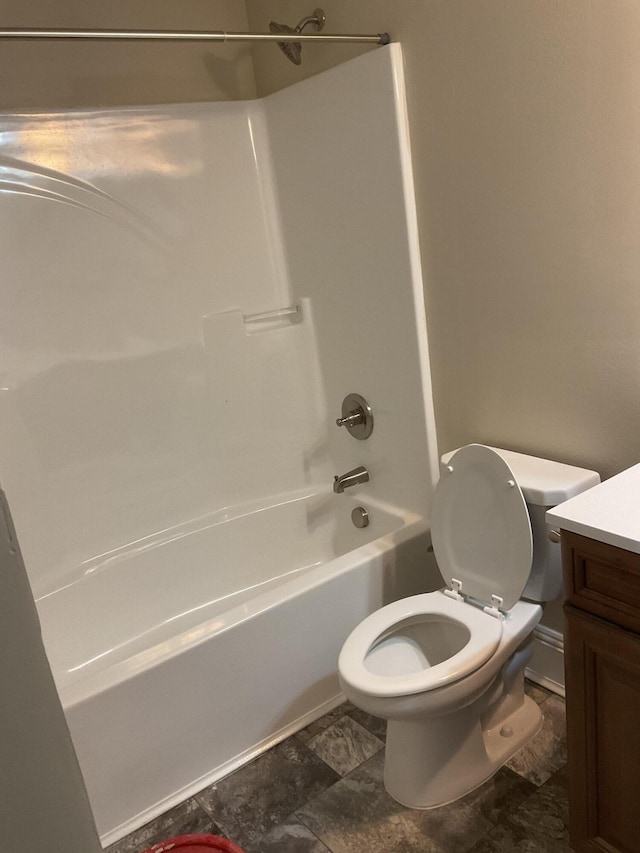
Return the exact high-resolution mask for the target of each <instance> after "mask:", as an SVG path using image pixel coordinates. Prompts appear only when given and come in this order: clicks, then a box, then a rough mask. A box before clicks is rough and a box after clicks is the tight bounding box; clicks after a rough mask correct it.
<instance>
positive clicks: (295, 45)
mask: <svg viewBox="0 0 640 853" xmlns="http://www.w3.org/2000/svg"><path fill="white" fill-rule="evenodd" d="M325 20H326V18H325V14H324V11H323V10H322V9H314V10H313V15H307V16H306V17H304V18H303V19H302V20H301V21H299V22H298V24H297V25H296V26H295V27H290V26H288V24H278V23H277V22H276V21H271V23H270V24H269V30H270V31H271V32H272V33H283V34H285V33H286V35H291V36H294V35H297V34H298V33H301V32H302V31H303V30H304V28H305V27H308V26H309V24H313V25H314V26H315V28H316V29H317V30H321V29H322V28H323V27H324V22H325ZM277 44H278V47H279V48H280V50H281V51H282V52H283V53H284V55H285V56H286V57H287V59H290V60H291V62H293V64H294V65H301V64H302V43H301V42H299V41H279V42H277Z"/></svg>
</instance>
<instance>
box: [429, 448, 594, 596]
mask: <svg viewBox="0 0 640 853" xmlns="http://www.w3.org/2000/svg"><path fill="white" fill-rule="evenodd" d="M491 449H492V450H495V452H496V453H499V454H500V456H502V458H503V459H504V460H505V462H506V463H507V465H508V466H509V467H510V468H511V470H512V471H513V475H514V477H515V478H516V481H517V483H518V485H519V486H520V489H521V490H522V494H523V495H524V499H525V501H526V502H527V508H528V510H529V517H530V518H531V532H532V534H533V562H532V564H531V574H530V575H529V581H528V583H527V585H526V587H525V588H524V592H523V593H522V597H523V598H527V599H529V600H530V601H541V602H542V601H553V600H554V599H556V598H557V597H558V596H559V595H560V591H561V590H562V562H561V555H560V543H559V542H552V541H551V539H549V532H550V530H551V529H552V528H551V527H549V526H548V525H547V523H546V521H545V513H546V511H547V510H548V509H550V508H551V507H554V506H557V505H558V504H560V503H563V501H567V500H569V498H572V497H575V495H578V494H580V492H584V491H586V490H587V489H590V488H592V487H593V486H597V485H598V483H599V482H600V475H599V474H597V473H596V472H595V471H589V470H588V469H587V468H577V467H576V466H575V465H565V464H564V463H562V462H552V461H551V460H550V459H540V458H539V457H537V456H528V455H527V454H525V453H516V452H515V451H513V450H503V449H501V448H500V447H492V448H491ZM455 452H456V451H455V450H454V451H452V452H451V453H446V454H445V455H444V456H442V458H441V463H442V465H443V466H444V465H446V464H447V463H448V461H449V459H450V458H451V456H453V454H454V453H455Z"/></svg>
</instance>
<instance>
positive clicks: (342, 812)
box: [108, 684, 571, 853]
mask: <svg viewBox="0 0 640 853" xmlns="http://www.w3.org/2000/svg"><path fill="white" fill-rule="evenodd" d="M527 692H528V693H529V695H530V696H532V697H533V698H534V699H535V700H536V701H537V702H538V703H539V704H540V705H541V707H542V710H543V713H544V717H545V721H544V726H543V728H542V730H541V731H540V733H539V734H538V735H537V736H536V737H535V739H534V740H533V741H532V742H531V743H530V744H529V745H528V746H527V747H525V748H524V749H522V750H521V751H520V752H519V753H518V754H517V755H516V756H515V757H514V758H513V759H512V760H511V761H510V762H509V763H508V765H507V766H506V767H503V768H502V769H501V770H500V771H499V772H498V773H497V774H496V775H495V776H494V777H493V779H490V780H489V781H488V782H486V783H485V784H484V785H482V786H481V787H480V788H478V789H477V790H476V791H473V792H472V793H471V794H468V795H467V796H466V797H464V798H463V799H461V800H458V801H457V802H456V803H453V804H451V805H449V806H443V807H442V808H439V809H434V810H431V811H415V810H412V809H407V808H404V807H403V806H401V805H399V804H398V803H396V802H395V801H394V800H392V799H391V797H390V796H389V795H388V794H387V793H386V791H385V789H384V785H383V783H382V769H383V762H384V739H385V723H384V721H383V720H378V719H377V718H375V717H370V716H369V715H367V714H365V713H364V712H362V711H360V710H358V709H357V708H354V707H353V705H350V704H349V703H348V702H346V703H345V704H343V705H341V706H340V707H339V708H336V709H335V710H334V711H331V713H329V714H327V715H326V716H324V717H322V719H320V720H317V721H316V722H315V723H312V724H311V725H310V726H307V728H306V729H303V730H302V731H300V732H298V733H297V734H296V735H293V736H292V737H290V738H288V739H287V740H285V741H283V742H282V743H280V744H278V745H277V746H275V747H274V748H273V749H271V750H269V752H266V753H265V754H264V755H262V756H260V758H258V759H256V760H255V761H254V762H252V763H251V764H249V765H247V766H245V767H242V768H241V769H240V770H237V771H236V772H235V773H232V774H231V775H230V776H227V777H226V778H224V779H221V780H220V781H219V782H216V783H215V784H214V785H212V786H211V787H209V788H206V789H205V790H204V791H201V792H200V793H199V794H197V795H196V796H195V797H192V798H191V799H190V800H187V801H186V802H185V803H182V804H181V805H179V806H176V808H174V809H172V810H171V811H169V812H167V813H166V814H164V815H162V816H161V817H159V818H158V819H157V820H155V821H153V822H152V823H150V824H148V825H147V826H144V827H142V828H141V829H139V830H138V831H137V832H134V833H133V834H132V835H130V836H128V837H127V838H125V839H123V840H122V841H119V842H117V843H116V844H114V845H112V846H111V847H109V848H108V853H140V851H142V850H144V849H145V848H146V847H148V846H150V845H151V844H154V843H156V842H158V841H161V840H163V839H165V838H168V837H171V836H174V835H186V834H188V833H192V832H208V833H211V834H214V835H224V836H226V837H228V838H230V839H232V840H233V841H235V842H236V843H237V844H239V845H240V846H241V847H243V848H244V849H245V850H246V851H247V853H570V850H571V848H570V847H569V841H568V832H567V818H568V809H567V790H566V787H567V782H566V776H565V772H564V771H565V764H566V760H567V759H566V747H565V716H564V702H563V700H562V699H559V698H558V697H557V696H554V695H552V694H550V693H547V692H546V691H545V690H542V689H541V688H538V687H535V686H534V685H531V684H528V685H527Z"/></svg>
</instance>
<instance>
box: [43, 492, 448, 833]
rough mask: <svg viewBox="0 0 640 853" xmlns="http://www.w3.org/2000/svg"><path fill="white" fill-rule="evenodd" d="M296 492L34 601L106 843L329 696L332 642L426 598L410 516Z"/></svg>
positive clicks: (427, 579)
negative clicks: (416, 597) (406, 602)
mask: <svg viewBox="0 0 640 853" xmlns="http://www.w3.org/2000/svg"><path fill="white" fill-rule="evenodd" d="M364 503H365V505H366V508H367V510H368V512H369V516H370V520H371V521H370V525H369V526H368V527H367V528H364V529H358V528H356V527H355V526H354V525H353V523H352V521H351V510H352V509H353V508H354V507H356V506H357V505H358V502H357V500H355V499H354V498H353V497H352V496H351V495H349V494H347V495H334V494H333V493H332V492H329V491H317V490H313V489H309V490H306V491H301V492H296V493H293V494H291V493H290V494H286V495H279V496H272V497H271V498H270V499H269V500H267V501H261V502H254V503H252V504H245V505H243V506H241V507H235V508H227V509H225V510H222V511H220V512H217V513H215V514H212V515H210V516H207V517H203V518H200V519H198V520H196V521H192V522H190V523H188V524H185V525H182V526H178V527H174V528H172V529H171V530H169V531H164V532H162V533H159V534H157V535H155V536H151V537H148V538H146V539H142V540H140V541H138V542H135V543H132V544H131V545H129V546H127V547H126V548H122V549H119V550H117V551H113V552H111V553H109V554H106V555H102V556H101V557H98V558H95V559H93V560H91V561H90V562H89V563H87V564H85V565H84V566H83V567H82V573H81V574H79V576H78V577H76V578H74V580H73V582H71V583H68V584H67V585H66V586H63V587H62V588H60V589H58V590H56V591H54V592H52V593H50V594H48V595H45V596H42V597H41V598H39V599H38V610H39V613H40V619H41V624H42V629H43V634H44V638H45V645H46V647H47V650H48V654H49V659H50V663H51V667H52V670H53V672H54V676H55V678H56V683H57V686H58V690H59V692H60V696H61V699H62V703H63V706H64V708H65V712H66V715H67V720H68V723H69V727H70V729H71V733H72V737H73V740H74V743H75V746H76V750H77V753H78V758H79V761H80V765H81V768H82V771H83V774H84V777H85V780H86V784H87V788H88V791H89V796H90V799H91V803H92V807H93V809H94V814H95V818H96V822H97V824H98V829H99V832H100V835H101V838H102V842H103V844H105V845H108V844H110V843H112V842H114V841H116V840H117V839H119V838H120V837H122V836H124V835H126V834H127V833H128V832H131V831H132V830H133V829H135V828H137V827H138V826H140V825H142V824H143V823H145V822H147V821H148V820H151V819H152V818H154V817H155V816H157V815H158V814H160V813H161V812H163V811H165V810H166V809H168V808H170V807H171V806H172V805H174V804H176V803H178V802H180V801H182V800H184V799H185V798H187V797H189V796H191V795H192V794H194V793H196V792H197V791H199V790H201V789H202V788H204V787H206V786H207V785H209V784H211V783H212V782H214V781H215V780H216V779H219V778H221V777H222V776H224V775H226V774H227V773H229V772H231V771H232V770H234V769H236V768H237V767H238V766H239V765H241V764H243V763H245V762H247V761H249V760H251V759H252V758H254V757H256V755H258V754H259V753H260V752H262V751H263V750H265V749H268V748H269V747H270V746H272V745H273V744H274V743H276V742H277V741H279V740H281V739H283V738H285V737H287V736H288V735H290V734H291V733H292V732H294V731H296V730H298V729H300V728H302V727H303V726H305V725H307V724H308V723H309V722H310V721H312V720H313V719H315V718H317V717H318V716H320V715H322V714H323V713H325V712H326V711H328V710H330V709H331V708H332V707H333V706H335V705H336V704H338V703H339V702H340V701H341V700H342V696H341V694H340V691H339V687H338V682H337V677H336V661H337V657H338V653H339V650H340V647H341V644H342V642H343V640H344V638H345V637H346V636H347V634H348V633H349V632H350V631H351V629H352V628H353V627H354V626H355V625H356V624H357V623H358V622H359V621H360V620H362V619H363V618H364V617H365V616H366V615H367V614H369V613H370V612H372V611H373V610H374V609H376V608H378V607H380V606H381V605H383V604H385V603H387V602H389V601H391V600H394V599H396V598H398V597H401V596H404V595H410V594H414V593H416V592H420V591H423V590H425V589H427V588H431V589H432V588H434V582H433V578H434V576H433V574H432V570H431V569H430V568H429V566H430V563H429V558H428V555H427V547H428V536H427V526H426V523H425V520H424V519H423V518H421V517H420V516H419V515H416V514H414V513H410V512H407V511H403V510H401V509H398V508H394V507H389V506H383V505H380V504H377V503H375V502H374V501H372V500H369V499H367V500H366V501H364Z"/></svg>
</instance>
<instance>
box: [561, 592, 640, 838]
mask: <svg viewBox="0 0 640 853" xmlns="http://www.w3.org/2000/svg"><path fill="white" fill-rule="evenodd" d="M565 615H566V628H567V630H566V640H565V669H566V684H567V741H568V747H569V798H570V807H571V843H572V845H573V847H574V849H575V850H576V851H578V853H583V851H584V853H587V851H589V853H591V851H606V853H617V851H620V853H640V636H638V635H636V634H632V633H630V632H628V631H624V630H621V629H619V628H616V627H614V626H612V625H610V624H609V623H607V622H603V621H601V620H599V619H595V618H594V617H591V616H586V615H584V614H582V613H580V612H579V611H577V610H574V609H573V608H571V607H565Z"/></svg>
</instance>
